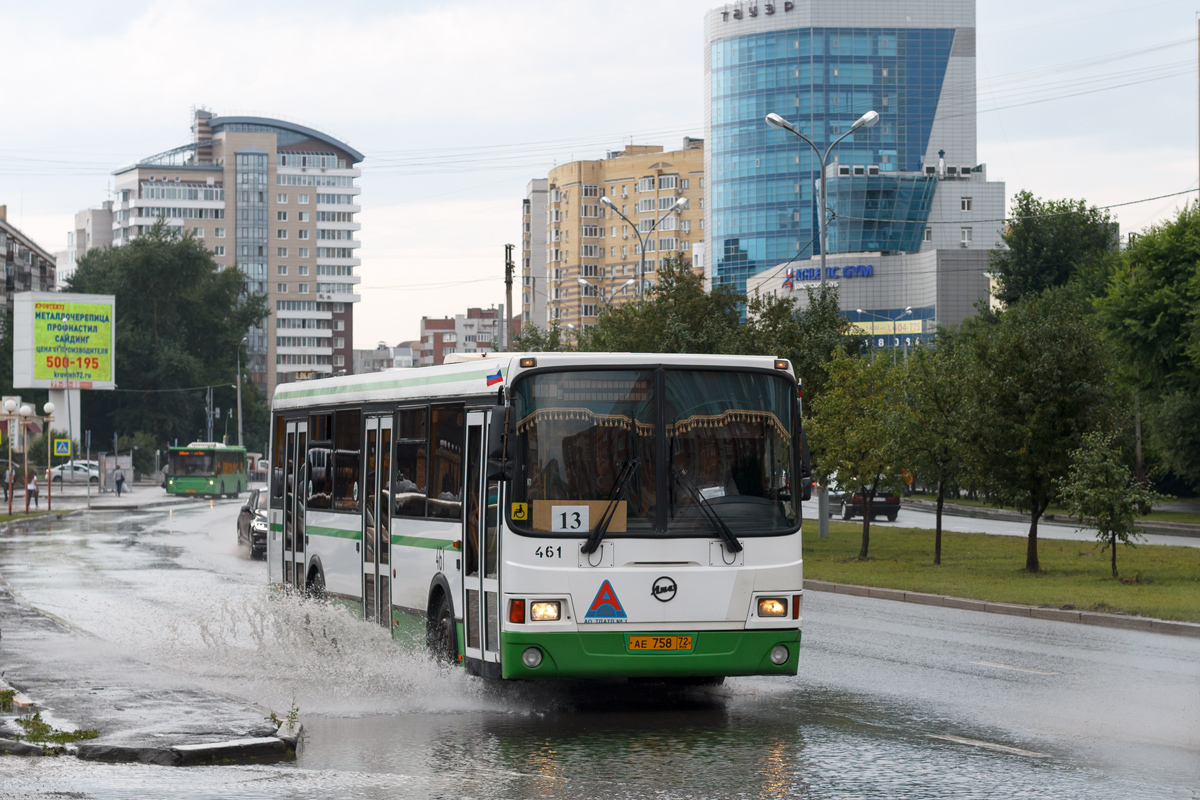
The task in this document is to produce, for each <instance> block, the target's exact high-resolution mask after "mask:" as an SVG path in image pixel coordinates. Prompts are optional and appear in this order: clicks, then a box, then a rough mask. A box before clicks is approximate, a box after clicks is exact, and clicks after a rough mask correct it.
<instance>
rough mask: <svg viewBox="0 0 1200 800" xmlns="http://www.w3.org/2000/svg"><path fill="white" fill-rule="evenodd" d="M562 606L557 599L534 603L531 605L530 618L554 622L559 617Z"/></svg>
mask: <svg viewBox="0 0 1200 800" xmlns="http://www.w3.org/2000/svg"><path fill="white" fill-rule="evenodd" d="M559 613H560V607H559V604H558V601H557V600H552V601H548V602H538V603H532V604H530V606H529V618H530V619H531V620H533V621H534V622H554V621H555V620H557V619H558V617H559Z"/></svg>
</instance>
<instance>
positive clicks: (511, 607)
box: [508, 600, 525, 625]
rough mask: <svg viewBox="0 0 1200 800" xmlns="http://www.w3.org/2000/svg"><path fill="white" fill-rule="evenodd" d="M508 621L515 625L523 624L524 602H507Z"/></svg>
mask: <svg viewBox="0 0 1200 800" xmlns="http://www.w3.org/2000/svg"><path fill="white" fill-rule="evenodd" d="M508 621H509V622H512V623H514V624H517V625H524V624H525V601H524V600H510V601H508Z"/></svg>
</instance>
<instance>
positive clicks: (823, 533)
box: [767, 109, 879, 539]
mask: <svg viewBox="0 0 1200 800" xmlns="http://www.w3.org/2000/svg"><path fill="white" fill-rule="evenodd" d="M878 121H879V112H877V111H875V110H874V109H872V110H871V111H868V112H867V113H865V114H863V115H862V116H861V117H859V118H858V119H857V120H856V121H855V122H854V124H853V125H851V126H850V130H848V131H846V132H845V133H843V134H842V135H841V136H839V137H838V138H836V139H834V140H833V142H831V143H830V145H829V147H827V148H825V152H824V153H822V152H821V148H819V147H817V145H816V143H815V142H813V140H812V139H809V138H808V137H807V136H805V135H804V134H803V133H801V132H800V131H799V130H797V129H796V126H795V125H793V124H792V123H790V122H788V121H787V120H786V119H784V118H783V117H781V116H779V115H778V114H775V113H771V114H767V124H768V125H770V126H771V127H772V128H781V129H782V130H785V131H788V132H790V133H794V134H795V135H796V136H798V137H799V138H801V139H803V140H804V141H805V142H806V143H807V144H808V146H809V147H811V148H812V149H813V152H814V153H816V154H817V158H818V159H819V161H820V165H821V182H820V184H819V186H820V189H821V208H820V211H821V214H820V216H819V217H817V226H818V227H817V233H818V235H819V236H820V238H821V288H822V289H823V288H824V287H825V249H826V246H825V228H826V217H827V216H828V213H827V209H826V201H825V165H826V162H827V161H828V160H829V154H830V152H832V151H833V148H834V147H836V146H837V145H838V143H839V142H841V141H842V139H845V138H846V137H847V136H849V135H850V134H852V133H854V132H855V131H856V130H858V129H859V128H864V127H865V128H869V127H871V126H872V125H874V124H875V123H876V122H878ZM817 517H818V520H817V530H818V532H819V535H820V537H821V538H822V539H828V538H829V489H828V488H826V487H825V486H824V485H822V486H821V489H820V491H818V492H817Z"/></svg>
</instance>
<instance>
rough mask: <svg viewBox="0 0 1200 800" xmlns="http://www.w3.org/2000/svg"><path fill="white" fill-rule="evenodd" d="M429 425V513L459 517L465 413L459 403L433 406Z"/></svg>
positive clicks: (430, 514)
mask: <svg viewBox="0 0 1200 800" xmlns="http://www.w3.org/2000/svg"><path fill="white" fill-rule="evenodd" d="M430 427H431V428H432V434H433V435H432V437H431V439H432V444H433V468H432V469H431V470H430V473H429V474H430V480H429V490H428V497H429V506H428V509H429V511H428V513H429V516H431V517H438V518H440V519H462V504H463V496H462V487H463V442H464V441H465V437H466V430H465V427H466V413H465V412H464V411H463V407H462V406H434V407H433V420H432V425H431V426H430Z"/></svg>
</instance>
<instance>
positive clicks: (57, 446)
mask: <svg viewBox="0 0 1200 800" xmlns="http://www.w3.org/2000/svg"><path fill="white" fill-rule="evenodd" d="M54 455H56V456H65V457H67V458H70V457H71V440H70V439H55V440H54Z"/></svg>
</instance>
